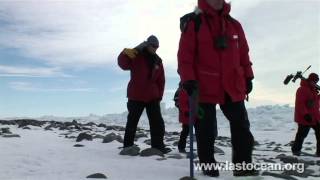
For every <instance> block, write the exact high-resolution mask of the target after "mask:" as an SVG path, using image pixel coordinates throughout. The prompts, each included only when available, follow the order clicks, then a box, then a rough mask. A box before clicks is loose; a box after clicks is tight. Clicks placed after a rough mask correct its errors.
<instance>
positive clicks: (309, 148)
mask: <svg viewBox="0 0 320 180" xmlns="http://www.w3.org/2000/svg"><path fill="white" fill-rule="evenodd" d="M304 150H306V151H312V148H311V147H306V148H304Z"/></svg>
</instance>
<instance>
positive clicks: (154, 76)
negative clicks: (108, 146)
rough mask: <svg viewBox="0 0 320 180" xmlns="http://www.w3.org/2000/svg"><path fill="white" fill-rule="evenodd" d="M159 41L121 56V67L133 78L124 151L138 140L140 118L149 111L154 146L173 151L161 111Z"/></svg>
mask: <svg viewBox="0 0 320 180" xmlns="http://www.w3.org/2000/svg"><path fill="white" fill-rule="evenodd" d="M158 47H159V41H158V39H157V38H156V37H155V36H154V35H151V36H149V37H148V39H147V41H145V42H143V43H141V44H140V45H139V46H137V47H135V48H133V49H129V48H125V49H124V50H123V51H122V52H121V53H120V55H119V57H118V64H119V66H120V67H121V68H122V69H123V70H129V71H130V75H131V79H130V81H129V83H128V88H127V97H128V103H127V108H128V119H127V124H126V130H125V135H124V142H123V146H124V148H126V147H130V146H133V145H134V137H135V133H136V130H137V125H138V122H139V119H140V116H141V114H142V112H143V110H144V108H145V109H146V112H147V116H148V119H149V125H150V133H151V146H152V148H156V149H158V150H160V151H162V152H163V153H167V152H168V151H169V149H168V148H166V147H165V145H164V142H163V138H164V133H165V126H164V121H163V118H162V115H161V110H160V101H161V100H162V96H163V92H164V85H165V76H164V69H163V65H162V60H161V58H160V57H159V56H158V55H157V54H156V51H157V49H158Z"/></svg>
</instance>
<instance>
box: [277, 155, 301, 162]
mask: <svg viewBox="0 0 320 180" xmlns="http://www.w3.org/2000/svg"><path fill="white" fill-rule="evenodd" d="M276 158H277V159H280V161H282V162H284V163H298V162H299V160H298V158H296V157H293V156H287V155H285V154H279V155H278V156H276Z"/></svg>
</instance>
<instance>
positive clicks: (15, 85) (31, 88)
mask: <svg viewBox="0 0 320 180" xmlns="http://www.w3.org/2000/svg"><path fill="white" fill-rule="evenodd" d="M9 87H10V88H12V89H14V90H17V91H28V92H94V91H96V89H94V88H44V87H40V86H38V85H35V84H32V83H29V82H20V81H17V82H10V83H9Z"/></svg>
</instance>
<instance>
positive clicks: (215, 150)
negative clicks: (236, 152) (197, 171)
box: [214, 146, 225, 154]
mask: <svg viewBox="0 0 320 180" xmlns="http://www.w3.org/2000/svg"><path fill="white" fill-rule="evenodd" d="M214 153H215V154H225V153H224V151H223V150H222V149H220V148H218V147H216V146H214Z"/></svg>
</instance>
